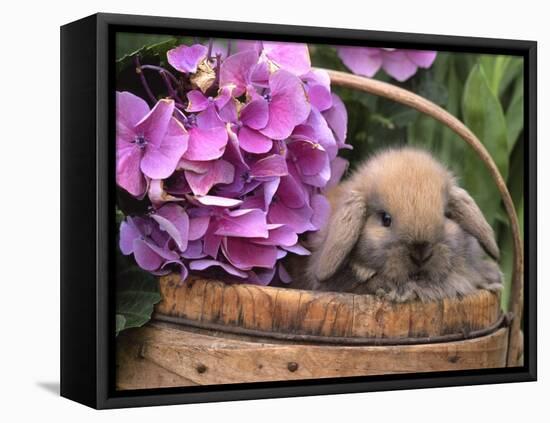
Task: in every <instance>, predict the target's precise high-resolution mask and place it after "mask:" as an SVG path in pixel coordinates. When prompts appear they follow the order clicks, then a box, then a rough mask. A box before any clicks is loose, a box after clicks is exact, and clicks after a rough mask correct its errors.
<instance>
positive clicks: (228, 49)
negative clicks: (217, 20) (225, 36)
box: [225, 40, 231, 58]
mask: <svg viewBox="0 0 550 423" xmlns="http://www.w3.org/2000/svg"><path fill="white" fill-rule="evenodd" d="M230 55H231V40H227V54H226V55H225V57H226V58H227V57H229V56H230Z"/></svg>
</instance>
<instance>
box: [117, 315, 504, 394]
mask: <svg viewBox="0 0 550 423" xmlns="http://www.w3.org/2000/svg"><path fill="white" fill-rule="evenodd" d="M507 338H508V329H507V328H502V329H499V330H498V331H496V332H494V333H492V334H490V335H487V336H484V337H480V338H476V339H470V340H466V341H458V342H448V343H439V344H430V345H409V346H389V347H388V346H384V347H357V346H348V347H344V346H318V345H304V344H291V343H283V342H280V343H277V342H273V341H268V342H266V341H262V340H258V339H256V340H255V341H253V340H252V339H251V338H242V337H238V338H237V337H230V336H227V335H222V334H220V333H211V332H206V331H197V330H193V329H191V328H183V327H181V326H177V325H171V324H168V323H150V324H148V325H147V326H145V327H143V328H139V329H132V330H129V331H127V333H123V334H121V335H120V340H119V341H120V342H118V344H117V348H118V354H117V357H118V362H117V370H118V372H117V388H118V389H140V388H157V387H170V386H172V387H175V386H192V385H213V384H227V383H243V382H261V381H277V380H293V379H312V378H315V379H317V378H328V377H346V376H365V375H379V374H393V373H412V372H431V371H443V370H465V369H480V368H499V367H504V366H505V365H506V350H507Z"/></svg>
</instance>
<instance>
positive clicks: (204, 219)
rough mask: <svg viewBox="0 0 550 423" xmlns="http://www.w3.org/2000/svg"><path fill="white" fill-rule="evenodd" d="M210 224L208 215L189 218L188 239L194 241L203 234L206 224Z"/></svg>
mask: <svg viewBox="0 0 550 423" xmlns="http://www.w3.org/2000/svg"><path fill="white" fill-rule="evenodd" d="M209 224H210V216H208V215H207V216H197V217H192V218H191V219H189V241H196V240H198V239H200V238H202V237H203V236H204V234H205V233H206V230H207V229H208V225H209Z"/></svg>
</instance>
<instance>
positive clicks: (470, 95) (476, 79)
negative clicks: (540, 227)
mask: <svg viewBox="0 0 550 423" xmlns="http://www.w3.org/2000/svg"><path fill="white" fill-rule="evenodd" d="M462 114H463V117H464V122H465V124H466V126H468V127H469V128H470V129H471V130H472V131H473V132H474V134H476V135H477V137H478V138H479V139H480V140H481V142H482V143H483V144H484V145H485V147H486V148H487V150H488V151H489V154H490V155H491V157H492V158H493V160H494V161H495V163H496V165H497V167H498V169H499V171H500V173H501V174H502V176H503V178H504V179H506V178H507V176H508V132H507V128H506V119H505V117H504V112H503V111H502V107H501V105H500V102H499V100H498V98H497V97H496V95H495V94H494V93H493V91H492V90H491V88H490V86H489V81H488V79H487V76H486V75H485V72H484V69H483V67H482V66H481V65H479V64H478V65H476V66H474V67H473V69H472V71H471V72H470V75H469V76H468V79H467V81H466V85H465V87H464V94H463V97H462ZM464 159H465V161H464V173H463V180H464V185H465V188H466V189H467V190H468V191H469V192H470V194H471V195H472V196H473V197H474V199H475V200H476V202H477V203H478V205H479V206H480V208H481V209H482V211H483V212H484V214H485V217H486V219H487V221H488V222H489V223H490V224H492V225H494V222H495V218H496V215H497V212H498V209H499V207H500V196H499V193H498V190H497V188H496V187H495V184H494V183H493V181H492V178H491V176H490V174H489V171H488V170H487V169H486V168H485V166H484V165H483V164H482V163H481V160H480V159H479V157H478V156H477V154H476V153H475V152H474V151H473V149H467V150H466V151H465V157H464Z"/></svg>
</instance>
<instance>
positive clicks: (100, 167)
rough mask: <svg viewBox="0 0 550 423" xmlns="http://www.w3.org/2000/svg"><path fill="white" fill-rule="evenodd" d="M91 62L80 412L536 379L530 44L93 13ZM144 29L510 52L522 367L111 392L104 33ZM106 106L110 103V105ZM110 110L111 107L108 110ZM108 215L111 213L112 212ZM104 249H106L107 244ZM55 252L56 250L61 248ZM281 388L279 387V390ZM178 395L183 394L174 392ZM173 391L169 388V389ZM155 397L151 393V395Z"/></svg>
mask: <svg viewBox="0 0 550 423" xmlns="http://www.w3.org/2000/svg"><path fill="white" fill-rule="evenodd" d="M94 16H95V17H96V25H97V27H96V28H97V34H96V42H97V51H96V55H97V60H96V64H95V65H96V66H95V72H96V83H97V87H96V90H97V91H96V96H97V102H96V104H95V105H94V107H95V111H96V112H97V123H96V125H97V126H96V130H97V133H96V143H97V144H96V148H97V149H96V151H97V156H96V158H95V159H96V182H97V192H96V198H97V208H96V210H97V221H96V226H97V236H96V248H97V259H96V276H97V281H96V282H97V284H96V293H97V297H96V298H95V299H93V301H95V305H96V322H97V327H96V328H97V331H96V335H95V336H96V338H95V345H96V346H97V351H96V357H97V359H96V366H95V370H96V372H95V376H96V401H95V404H90V403H88V404H87V405H91V406H94V407H96V408H119V407H136V406H150V405H168V404H183V403H198V402H213V401H233V400H243V399H261V398H278V397H292V396H309V395H323V394H341V393H354V392H371V391H382V390H401V389H418V388H430V387H450V386H459V385H477V384H494V383H507V382H523V381H534V380H536V378H537V363H536V360H537V354H536V353H537V351H536V107H537V104H536V75H537V72H536V56H537V44H536V42H535V41H523V40H506V39H487V38H472V37H456V36H445V35H430V34H408V33H401V32H383V31H366V30H349V29H334V28H317V27H301V26H288V25H273V24H257V23H243V22H226V21H210V20H197V19H184V18H164V17H151V16H136V15H119V14H103V13H100V14H97V15H94ZM124 26H131V27H140V26H146V27H148V28H150V29H151V30H152V31H153V32H154V31H157V30H164V31H175V30H187V31H198V30H204V31H207V32H208V31H216V32H228V33H237V32H238V33H239V34H241V33H244V34H246V35H247V36H250V37H254V36H257V37H266V36H269V35H272V36H274V37H278V38H279V37H284V36H286V37H289V38H295V37H305V38H315V39H318V40H319V39H320V38H331V39H332V40H340V39H341V40H348V41H349V40H356V41H358V42H360V41H361V40H365V39H369V40H373V39H374V40H377V41H381V42H382V41H385V42H396V43H402V42H403V38H407V37H413V38H414V39H415V41H414V42H410V41H407V42H406V43H405V45H407V46H411V47H417V48H420V47H424V48H427V47H429V46H434V45H437V46H441V47H444V48H445V49H446V50H449V51H453V50H454V49H456V50H458V49H460V50H462V51H464V50H465V49H475V50H480V51H485V52H491V51H494V52H497V51H499V52H501V51H506V52H513V53H509V54H516V55H522V56H523V57H524V58H525V64H526V68H525V74H526V76H527V78H526V95H527V98H528V99H527V100H526V106H527V107H526V109H525V112H524V113H525V121H526V122H528V125H527V128H528V129H527V131H526V132H527V135H526V142H527V147H528V154H526V156H525V160H526V162H525V163H526V166H525V173H526V177H527V178H526V181H525V184H526V186H525V188H526V192H528V194H529V201H528V202H526V205H527V206H528V210H527V213H526V217H527V219H526V222H525V228H526V229H527V231H526V233H528V234H529V236H528V237H527V240H526V242H525V247H526V252H528V253H529V254H526V264H527V265H526V266H525V269H526V270H525V271H526V273H525V275H526V278H525V307H524V310H525V327H524V331H525V348H526V352H527V355H526V356H525V364H524V366H523V367H516V368H503V369H495V370H490V371H486V370H475V371H461V372H438V373H425V374H407V375H385V376H370V377H365V378H359V379H363V380H360V381H358V380H357V379H358V378H342V379H338V380H333V379H326V380H323V379H318V380H313V381H295V382H291V383H286V382H282V383H279V382H274V383H269V382H265V383H264V382H262V383H258V384H238V385H218V386H212V387H204V388H205V389H208V391H206V390H204V391H200V392H173V390H165V389H155V390H147V391H146V392H133V391H128V392H127V391H124V392H123V393H120V392H118V393H116V394H115V393H114V392H113V389H112V386H110V382H111V381H112V379H113V370H114V363H113V362H112V360H113V358H114V356H113V348H114V335H113V334H114V330H113V329H114V328H113V322H112V320H113V319H111V318H110V317H111V313H113V312H114V309H113V301H112V299H113V298H112V296H111V297H110V296H109V283H108V281H109V274H110V271H111V270H112V262H111V261H110V257H109V254H108V251H109V242H110V241H111V240H112V237H113V236H114V233H113V227H112V226H111V221H112V219H111V218H110V215H109V213H110V212H109V195H110V194H109V193H110V192H111V190H110V184H109V182H110V181H112V180H114V179H110V177H109V172H110V170H109V149H108V140H109V120H108V119H109V117H108V115H107V110H108V109H109V105H110V101H111V100H110V97H109V93H110V92H111V89H112V88H113V86H112V85H111V84H113V82H114V81H113V80H114V78H113V75H112V74H110V73H109V60H110V59H111V58H110V57H109V56H108V52H109V30H110V29H111V28H115V27H124ZM111 103H112V102H111ZM111 106H112V104H111ZM113 213H114V212H113ZM111 245H112V244H111ZM62 248H63V246H62ZM285 383H286V386H284V384H285ZM181 389H183V388H181ZM176 390H177V389H176ZM151 391H155V392H151Z"/></svg>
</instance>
